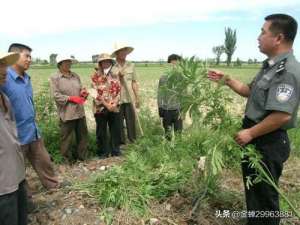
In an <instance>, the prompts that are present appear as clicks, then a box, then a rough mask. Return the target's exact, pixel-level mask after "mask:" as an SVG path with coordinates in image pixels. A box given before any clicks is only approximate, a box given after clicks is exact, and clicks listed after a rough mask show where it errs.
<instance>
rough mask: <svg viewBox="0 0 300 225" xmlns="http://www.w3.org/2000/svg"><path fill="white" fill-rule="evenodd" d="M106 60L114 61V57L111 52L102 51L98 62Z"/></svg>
mask: <svg viewBox="0 0 300 225" xmlns="http://www.w3.org/2000/svg"><path fill="white" fill-rule="evenodd" d="M105 60H110V61H114V59H113V58H112V57H111V55H110V54H108V53H102V54H100V55H99V56H98V59H97V62H98V63H100V62H102V61H105Z"/></svg>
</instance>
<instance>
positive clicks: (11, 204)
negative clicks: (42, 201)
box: [0, 181, 27, 225]
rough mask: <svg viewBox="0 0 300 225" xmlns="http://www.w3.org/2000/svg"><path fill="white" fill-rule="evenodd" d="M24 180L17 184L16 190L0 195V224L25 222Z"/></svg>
mask: <svg viewBox="0 0 300 225" xmlns="http://www.w3.org/2000/svg"><path fill="white" fill-rule="evenodd" d="M24 184H25V182H24V181H23V182H21V183H20V184H19V188H18V190H17V191H15V192H13V193H10V194H6V195H2V196H0V224H1V225H26V224H27V194H26V189H25V185H24Z"/></svg>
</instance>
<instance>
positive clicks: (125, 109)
mask: <svg viewBox="0 0 300 225" xmlns="http://www.w3.org/2000/svg"><path fill="white" fill-rule="evenodd" d="M132 51H133V48H132V47H129V46H126V45H120V44H119V45H116V46H115V50H114V52H113V53H112V57H116V64H115V65H114V66H113V68H112V73H113V74H117V75H118V76H119V79H120V82H121V100H120V116H121V125H122V126H123V127H122V130H121V142H122V143H125V142H126V141H125V132H124V119H125V122H126V128H127V137H128V140H129V142H131V143H133V142H134V141H135V139H136V120H137V119H138V118H137V115H136V113H135V107H136V108H139V104H140V102H139V95H138V82H137V75H136V71H135V66H134V64H133V63H131V62H128V61H127V60H126V57H127V55H128V54H129V53H131V52H132Z"/></svg>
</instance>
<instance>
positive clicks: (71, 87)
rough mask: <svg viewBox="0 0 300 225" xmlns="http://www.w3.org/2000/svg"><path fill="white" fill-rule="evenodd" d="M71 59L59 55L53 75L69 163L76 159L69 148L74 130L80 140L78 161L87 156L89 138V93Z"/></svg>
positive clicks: (63, 147) (63, 152)
mask: <svg viewBox="0 0 300 225" xmlns="http://www.w3.org/2000/svg"><path fill="white" fill-rule="evenodd" d="M72 61H73V60H72V59H71V58H70V57H67V56H58V59H57V67H58V71H57V72H56V73H55V74H54V75H53V76H52V77H51V89H52V94H53V97H54V100H55V103H56V105H57V110H58V116H59V120H60V127H61V146H60V151H61V154H62V156H63V157H64V159H65V161H66V162H72V161H73V156H72V155H71V151H70V144H71V141H72V134H73V132H75V137H76V141H77V152H76V154H75V157H74V158H75V160H76V159H79V160H84V159H85V157H86V151H87V137H88V130H87V125H86V119H85V112H84V107H83V104H84V102H85V100H86V98H87V96H88V93H87V91H86V89H85V88H82V85H81V81H80V77H79V75H77V74H76V73H74V72H72V71H71V65H72Z"/></svg>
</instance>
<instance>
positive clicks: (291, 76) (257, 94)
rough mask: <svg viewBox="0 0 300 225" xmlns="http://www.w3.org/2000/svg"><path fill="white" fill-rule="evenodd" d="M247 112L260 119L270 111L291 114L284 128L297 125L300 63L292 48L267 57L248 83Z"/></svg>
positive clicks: (252, 117)
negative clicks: (290, 50) (270, 57)
mask: <svg viewBox="0 0 300 225" xmlns="http://www.w3.org/2000/svg"><path fill="white" fill-rule="evenodd" d="M250 90H251V92H250V96H249V98H248V102H247V105H246V112H245V114H246V116H247V117H248V118H249V119H251V120H253V121H255V122H257V123H259V122H260V121H262V120H263V119H264V118H265V117H267V116H268V115H269V114H270V113H271V112H272V111H281V112H286V113H288V114H290V115H292V118H291V120H290V121H289V122H288V123H287V124H286V125H284V126H283V127H282V128H283V129H289V128H292V127H295V126H296V119H297V111H298V107H299V98H300V64H299V62H297V61H296V59H295V57H294V55H293V53H292V52H289V53H285V54H282V55H279V56H277V57H275V58H274V59H272V60H266V61H265V62H264V66H263V68H262V69H261V70H260V71H259V72H258V74H257V76H256V77H255V78H254V80H253V81H252V83H251V84H250Z"/></svg>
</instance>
